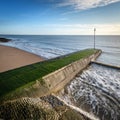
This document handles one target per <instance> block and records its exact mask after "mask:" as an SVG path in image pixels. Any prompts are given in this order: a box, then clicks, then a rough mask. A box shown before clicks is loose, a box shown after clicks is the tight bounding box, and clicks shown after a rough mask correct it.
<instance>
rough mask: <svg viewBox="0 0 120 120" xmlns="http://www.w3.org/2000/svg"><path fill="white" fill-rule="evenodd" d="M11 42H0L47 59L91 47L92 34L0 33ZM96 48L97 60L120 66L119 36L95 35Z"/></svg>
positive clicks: (92, 44) (92, 42) (92, 45)
mask: <svg viewBox="0 0 120 120" xmlns="http://www.w3.org/2000/svg"><path fill="white" fill-rule="evenodd" d="M0 37H5V38H10V39H12V41H11V42H8V43H0V44H3V45H7V46H12V47H16V48H20V49H23V50H25V51H28V52H31V53H35V54H37V55H40V56H42V57H45V58H47V59H50V58H54V57H57V56H60V55H65V54H68V53H71V52H75V51H78V50H82V49H87V48H93V47H94V39H93V36H72V35H66V36H64V35H0ZM96 48H98V49H101V50H102V51H103V52H102V55H101V56H100V57H99V58H98V61H99V62H103V63H106V64H112V65H117V66H120V36H96Z"/></svg>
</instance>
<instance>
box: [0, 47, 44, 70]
mask: <svg viewBox="0 0 120 120" xmlns="http://www.w3.org/2000/svg"><path fill="white" fill-rule="evenodd" d="M43 60H44V58H42V57H40V56H38V55H35V54H32V53H29V52H26V51H23V50H20V49H17V48H13V47H8V46H3V45H0V72H4V71H8V70H11V69H15V68H19V67H21V66H25V65H29V64H32V63H36V62H40V61H43Z"/></svg>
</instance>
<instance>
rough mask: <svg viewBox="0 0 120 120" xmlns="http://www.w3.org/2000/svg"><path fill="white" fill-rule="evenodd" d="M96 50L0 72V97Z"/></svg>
mask: <svg viewBox="0 0 120 120" xmlns="http://www.w3.org/2000/svg"><path fill="white" fill-rule="evenodd" d="M96 51H97V50H93V49H87V50H83V51H79V52H76V53H73V54H69V55H67V56H64V57H60V58H56V59H51V60H47V61H44V62H38V63H35V64H32V65H28V66H24V67H21V68H17V69H14V70H10V71H7V72H3V73H0V97H3V96H4V95H7V94H9V93H11V92H12V91H14V90H16V89H18V88H22V86H26V85H27V84H29V83H30V82H34V81H35V80H37V79H39V80H42V79H41V78H42V77H43V76H45V75H47V74H49V73H51V72H53V71H55V70H57V69H60V68H62V67H63V66H66V65H68V64H70V63H72V62H74V61H77V60H79V59H81V58H85V57H88V56H89V55H91V54H93V53H95V52H96ZM41 82H43V81H41Z"/></svg>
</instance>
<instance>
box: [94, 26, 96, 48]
mask: <svg viewBox="0 0 120 120" xmlns="http://www.w3.org/2000/svg"><path fill="white" fill-rule="evenodd" d="M95 32H96V28H94V49H95Z"/></svg>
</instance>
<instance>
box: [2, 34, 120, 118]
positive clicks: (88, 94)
mask: <svg viewBox="0 0 120 120" xmlns="http://www.w3.org/2000/svg"><path fill="white" fill-rule="evenodd" d="M0 37H5V38H9V39H11V40H12V41H10V42H7V43H0V44H1V45H6V46H12V47H16V48H19V49H22V50H25V51H28V52H31V53H34V54H37V55H39V56H42V57H44V58H46V59H51V58H55V57H58V56H61V55H65V54H68V53H72V52H75V51H79V50H83V49H88V48H94V36H92V35H91V36H89V35H87V36H81V35H77V36H75V35H74V36H73V35H0ZM95 48H96V49H101V50H102V54H101V55H100V57H99V58H98V59H97V61H98V62H101V63H104V64H109V65H114V66H117V67H120V36H111V35H109V36H103V35H101V36H98V35H97V36H96V37H95ZM57 97H58V98H60V99H61V100H63V101H64V102H65V103H66V104H67V105H68V106H70V107H72V108H73V109H76V110H77V111H80V112H81V113H82V114H83V115H85V116H86V117H88V118H90V119H91V120H120V69H115V68H110V67H107V66H101V65H98V64H95V63H92V64H91V65H90V66H88V67H87V68H86V69H85V70H83V72H82V73H81V74H78V75H77V76H76V77H75V78H74V79H73V80H72V81H71V82H70V83H69V84H68V85H67V86H66V87H65V88H64V89H62V90H61V91H60V92H59V94H58V95H57Z"/></svg>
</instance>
